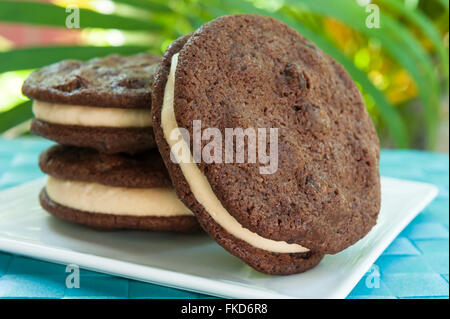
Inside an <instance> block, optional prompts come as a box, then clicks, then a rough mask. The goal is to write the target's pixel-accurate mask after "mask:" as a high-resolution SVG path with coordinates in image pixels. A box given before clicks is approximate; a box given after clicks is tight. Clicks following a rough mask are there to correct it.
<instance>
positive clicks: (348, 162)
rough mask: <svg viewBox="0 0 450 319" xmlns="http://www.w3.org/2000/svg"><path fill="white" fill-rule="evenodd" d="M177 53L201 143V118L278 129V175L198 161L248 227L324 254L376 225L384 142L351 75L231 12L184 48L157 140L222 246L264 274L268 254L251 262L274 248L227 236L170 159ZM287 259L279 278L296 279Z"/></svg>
mask: <svg viewBox="0 0 450 319" xmlns="http://www.w3.org/2000/svg"><path fill="white" fill-rule="evenodd" d="M177 52H179V57H178V67H177V70H176V75H175V79H176V81H175V93H174V110H175V115H176V120H177V123H178V126H179V127H182V128H186V129H187V130H188V131H189V132H190V136H191V137H192V135H193V134H192V126H193V120H201V121H202V128H203V129H205V128H208V127H215V128H219V130H221V132H222V135H223V136H224V135H225V134H224V129H225V128H243V129H245V128H278V150H279V152H278V170H277V171H276V172H275V173H274V174H269V175H261V174H260V173H259V165H258V164H252V163H241V164H239V163H233V164H206V163H204V162H202V163H201V164H198V166H199V168H200V170H201V171H202V173H203V174H204V175H205V176H206V178H207V180H208V181H209V183H210V185H211V188H212V190H213V192H214V194H215V195H216V196H217V197H218V198H219V200H220V201H221V203H222V204H223V206H224V207H225V208H226V210H227V211H228V212H229V213H230V214H231V215H232V216H233V217H234V218H235V219H236V220H237V221H238V222H239V223H240V224H241V225H242V226H243V227H245V228H247V229H249V230H251V231H252V232H255V233H257V234H259V235H260V236H262V237H265V238H269V239H272V240H277V241H286V242H288V243H297V244H300V245H302V246H304V247H307V248H309V249H311V250H312V251H313V252H314V251H320V252H321V253H336V252H339V251H341V250H342V249H345V248H346V247H348V246H350V245H352V244H354V243H355V242H356V241H358V240H359V239H360V238H362V237H363V236H364V235H365V234H366V233H367V232H368V231H369V230H370V229H371V228H372V227H373V226H374V225H375V223H376V220H377V216H378V212H379V209H380V180H379V172H378V161H379V143H378V138H377V135H376V132H375V129H374V126H373V124H372V122H371V120H370V118H369V116H368V113H367V111H366V109H365V105H364V102H363V100H362V97H361V94H360V92H359V91H358V89H357V87H356V85H355V84H354V82H353V81H352V79H351V78H350V76H349V75H348V74H347V72H346V71H345V70H344V69H343V68H342V66H341V65H339V64H338V63H336V62H335V61H334V60H333V59H331V58H330V57H329V56H327V55H326V54H324V53H323V52H322V51H321V50H319V49H318V48H317V47H316V46H315V45H314V44H312V43H311V42H310V41H308V40H307V39H306V38H304V37H303V36H301V35H300V34H298V33H297V32H296V31H294V30H292V29H290V28H289V27H287V26H286V25H284V24H282V23H280V22H278V21H276V20H274V19H271V18H265V17H260V16H256V15H244V16H243V15H236V16H227V17H222V18H219V19H216V20H214V21H212V22H210V23H207V24H206V25H204V26H203V27H202V28H200V29H199V30H198V31H196V32H195V33H194V34H192V35H190V36H186V37H184V38H182V39H180V40H178V41H176V42H175V43H173V44H172V46H171V47H170V48H169V49H168V50H167V51H166V53H165V55H164V58H163V62H162V63H161V65H160V68H159V70H158V72H157V74H156V78H155V84H154V92H153V116H154V130H155V135H156V141H157V143H158V146H159V149H160V152H161V154H162V156H163V158H164V160H165V162H166V165H167V166H168V169H169V173H170V174H171V177H172V180H173V182H174V187H175V189H176V190H177V192H178V195H179V197H180V198H181V199H182V200H183V201H184V202H185V204H186V205H187V206H188V207H189V208H190V209H191V210H192V211H193V212H194V213H195V214H196V215H197V217H198V218H199V221H200V223H201V225H202V226H203V228H205V230H207V231H208V232H209V233H210V234H211V235H212V236H213V237H214V238H215V239H216V240H217V241H218V242H219V244H221V245H222V246H224V247H225V248H226V249H227V250H229V251H230V252H232V253H233V254H235V255H237V256H238V257H240V258H242V259H244V260H245V261H247V262H249V263H250V264H251V265H252V266H254V267H255V268H257V269H258V260H257V257H255V256H251V255H252V254H253V255H256V254H257V253H258V254H260V256H261V254H262V252H261V251H260V250H259V251H258V252H257V251H255V250H254V248H253V247H251V248H250V250H249V249H247V248H246V247H245V245H241V246H239V244H237V243H238V240H236V238H234V239H233V238H230V239H229V240H227V239H226V238H225V237H226V236H227V235H229V234H227V233H226V232H224V230H223V229H222V228H221V227H220V226H219V225H217V224H216V223H214V221H212V220H211V218H209V215H208V214H207V212H205V210H204V209H203V208H202V207H201V205H200V204H199V203H198V202H197V201H196V200H195V198H194V197H193V195H192V192H191V191H190V190H189V186H188V184H187V182H186V180H185V179H184V177H183V174H182V173H181V170H180V168H179V167H178V166H177V165H175V164H173V163H172V162H171V161H170V158H169V155H170V151H169V148H168V145H167V143H166V142H165V139H164V136H163V132H162V129H161V126H160V125H161V118H160V116H161V114H160V113H161V107H162V102H163V96H164V88H165V84H166V81H167V76H168V73H169V70H170V63H171V57H172V56H173V55H174V54H175V53H177ZM207 142H208V141H203V143H204V144H206V143H207ZM191 145H192V143H191ZM267 148H268V147H267ZM222 153H224V150H223V152H222ZM239 247H241V248H242V250H241V251H239ZM251 249H253V250H251ZM310 254H311V253H310ZM312 254H317V256H320V258H321V255H320V254H318V253H315V252H314V253H312ZM275 255H276V254H275ZM282 255H286V254H282ZM289 255H295V254H289ZM278 256H280V254H278ZM314 256H316V255H314ZM320 258H319V257H318V258H316V260H317V259H318V260H320ZM250 259H251V260H250ZM290 262H293V261H292V260H290ZM317 262H318V261H317ZM261 263H262V264H264V265H263V266H262V267H261V268H263V270H262V271H264V270H266V271H265V272H269V273H270V272H271V271H270V269H269V268H270V262H268V258H266V257H263V256H261ZM283 263H284V266H280V267H281V268H283V267H284V268H283V269H281V271H279V272H281V273H282V272H284V273H289V272H291V273H292V271H291V270H289V269H287V268H286V267H287V264H288V261H284V262H283ZM310 266H311V265H310ZM300 268H301V267H300ZM297 272H298V271H297Z"/></svg>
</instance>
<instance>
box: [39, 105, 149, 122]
mask: <svg viewBox="0 0 450 319" xmlns="http://www.w3.org/2000/svg"><path fill="white" fill-rule="evenodd" d="M33 113H34V116H35V117H36V118H37V119H39V120H42V121H45V122H49V123H54V124H62V125H77V126H101V127H151V126H152V116H151V110H150V109H121V108H112V107H93V106H82V105H69V104H57V103H47V102H43V101H34V103H33Z"/></svg>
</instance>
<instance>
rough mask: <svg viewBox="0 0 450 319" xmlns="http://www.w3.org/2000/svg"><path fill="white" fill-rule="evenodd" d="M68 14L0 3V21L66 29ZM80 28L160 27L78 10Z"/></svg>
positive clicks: (42, 7)
mask: <svg viewBox="0 0 450 319" xmlns="http://www.w3.org/2000/svg"><path fill="white" fill-rule="evenodd" d="M69 14H70V13H67V12H66V8H64V7H59V6H56V5H52V4H48V3H41V2H23V1H0V21H4V22H15V23H25V24H36V25H46V26H56V27H66V18H67V16H68V15H69ZM80 27H81V28H106V29H122V30H146V31H155V30H160V29H161V26H160V25H158V24H156V23H153V22H151V21H144V20H139V19H133V18H128V17H122V16H117V15H112V14H111V15H106V14H101V13H97V12H94V11H91V10H87V9H80Z"/></svg>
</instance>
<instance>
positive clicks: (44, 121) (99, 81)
mask: <svg viewBox="0 0 450 319" xmlns="http://www.w3.org/2000/svg"><path fill="white" fill-rule="evenodd" d="M158 61H159V58H157V57H154V56H152V55H149V54H138V55H135V56H130V57H122V56H118V55H113V56H109V57H105V58H96V59H92V60H90V61H87V62H82V61H73V60H67V61H62V62H59V63H56V64H53V65H50V66H47V67H44V68H42V69H40V70H37V71H35V72H33V73H32V74H31V75H30V77H29V78H28V79H27V80H26V81H25V83H24V85H23V88H22V91H23V93H24V94H25V95H26V96H28V97H30V98H32V99H34V103H33V113H34V115H35V119H34V120H33V122H32V126H31V131H32V132H33V133H34V134H36V135H39V136H42V137H45V138H48V139H51V140H53V141H56V142H57V143H59V145H56V146H53V147H51V148H50V149H48V150H47V151H45V152H44V153H43V154H41V156H40V160H39V165H40V167H41V169H42V171H43V172H44V173H46V174H48V175H49V178H48V182H47V185H46V187H45V188H44V189H43V190H42V192H41V195H40V202H41V205H42V207H43V208H44V209H46V210H47V211H48V212H49V213H51V214H53V215H55V216H58V217H60V218H62V219H65V220H68V221H71V222H75V223H79V224H83V225H86V226H90V227H93V228H96V229H102V230H112V229H140V230H168V231H180V232H192V231H196V230H197V229H198V223H197V221H196V219H195V217H194V216H193V215H192V213H191V212H190V210H189V209H188V208H187V207H186V206H185V205H184V204H183V203H182V202H181V201H180V200H179V199H178V198H177V196H176V194H175V191H174V189H173V187H172V185H171V181H170V178H169V176H168V173H167V171H166V169H165V166H164V163H163V161H162V159H161V157H160V155H159V153H158V150H157V149H155V147H156V144H155V139H154V134H153V129H152V119H151V91H152V84H153V76H154V73H155V70H156V67H157V62H158Z"/></svg>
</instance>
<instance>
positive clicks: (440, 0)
mask: <svg viewBox="0 0 450 319" xmlns="http://www.w3.org/2000/svg"><path fill="white" fill-rule="evenodd" d="M438 1H439V2H440V3H441V4H442V5H443V6H444V7H445V8H447V10H448V9H449V8H448V2H449V1H448V0H438Z"/></svg>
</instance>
